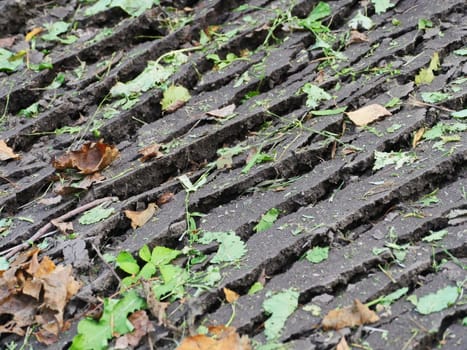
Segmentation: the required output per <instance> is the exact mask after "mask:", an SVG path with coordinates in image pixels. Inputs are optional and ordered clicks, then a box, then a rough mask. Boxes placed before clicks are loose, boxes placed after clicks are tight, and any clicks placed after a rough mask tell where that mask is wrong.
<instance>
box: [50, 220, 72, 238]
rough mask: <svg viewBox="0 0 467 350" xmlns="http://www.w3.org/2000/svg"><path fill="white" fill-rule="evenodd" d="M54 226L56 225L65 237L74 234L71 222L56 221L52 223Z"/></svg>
mask: <svg viewBox="0 0 467 350" xmlns="http://www.w3.org/2000/svg"><path fill="white" fill-rule="evenodd" d="M50 222H51V223H52V225H54V226H55V227H56V228H58V230H59V231H60V232H61V233H63V234H64V235H66V234H68V233H70V232H73V231H74V229H73V223H72V222H71V221H69V222H63V221H57V220H55V219H53V220H51V221H50Z"/></svg>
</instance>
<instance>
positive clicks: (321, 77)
mask: <svg viewBox="0 0 467 350" xmlns="http://www.w3.org/2000/svg"><path fill="white" fill-rule="evenodd" d="M325 81H326V76H325V75H324V70H322V69H320V70H319V72H318V74H317V75H316V78H315V83H316V84H318V85H321V84H322V83H324V82H325Z"/></svg>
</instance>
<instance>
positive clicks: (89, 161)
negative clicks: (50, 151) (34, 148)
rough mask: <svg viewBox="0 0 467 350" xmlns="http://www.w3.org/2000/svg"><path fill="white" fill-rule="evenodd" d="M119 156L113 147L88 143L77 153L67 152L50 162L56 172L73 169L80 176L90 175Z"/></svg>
mask: <svg viewBox="0 0 467 350" xmlns="http://www.w3.org/2000/svg"><path fill="white" fill-rule="evenodd" d="M118 155H119V152H118V149H117V148H116V147H115V146H110V145H107V144H105V143H102V142H101V141H99V142H88V143H85V144H84V145H83V146H81V149H80V150H78V151H71V152H67V153H65V154H64V155H62V156H60V157H58V159H55V160H54V161H53V162H52V165H53V166H54V167H55V169H57V170H64V169H70V168H74V169H77V170H79V171H80V173H81V174H92V173H95V172H97V171H100V170H102V169H104V168H105V167H107V166H108V165H109V164H110V163H112V162H113V161H114V160H115V158H117V157H118Z"/></svg>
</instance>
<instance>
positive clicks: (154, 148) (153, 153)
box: [138, 143, 164, 162]
mask: <svg viewBox="0 0 467 350" xmlns="http://www.w3.org/2000/svg"><path fill="white" fill-rule="evenodd" d="M160 148H161V145H159V144H158V143H153V144H152V145H149V146H147V147H144V148H142V149H140V150H139V151H138V153H139V154H141V155H142V157H141V158H140V161H142V162H145V161H147V160H148V159H151V158H161V157H163V156H164V153H162V152H161V151H160Z"/></svg>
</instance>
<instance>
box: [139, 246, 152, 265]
mask: <svg viewBox="0 0 467 350" xmlns="http://www.w3.org/2000/svg"><path fill="white" fill-rule="evenodd" d="M138 255H139V257H140V258H141V259H143V260H144V261H146V262H148V261H150V260H151V249H149V247H148V245H147V244H145V245H143V246H142V247H141V249H140V250H139V252H138Z"/></svg>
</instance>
